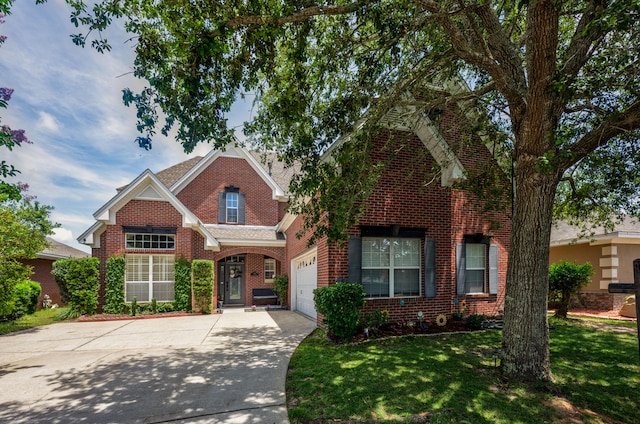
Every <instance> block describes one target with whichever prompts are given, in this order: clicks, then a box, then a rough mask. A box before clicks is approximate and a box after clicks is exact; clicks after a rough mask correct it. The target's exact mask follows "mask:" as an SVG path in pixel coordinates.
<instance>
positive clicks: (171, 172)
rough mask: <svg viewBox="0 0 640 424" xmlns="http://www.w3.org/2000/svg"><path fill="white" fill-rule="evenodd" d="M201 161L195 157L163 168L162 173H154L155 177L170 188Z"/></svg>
mask: <svg viewBox="0 0 640 424" xmlns="http://www.w3.org/2000/svg"><path fill="white" fill-rule="evenodd" d="M201 160H202V156H195V157H192V158H191V159H187V160H185V161H184V162H180V163H177V164H175V165H173V166H170V167H169V168H165V169H163V170H162V171H158V172H156V177H158V180H160V181H161V182H162V184H164V185H165V186H167V187H171V186H172V185H173V184H174V183H175V182H176V181H178V180H179V179H180V178H181V177H182V176H183V175H184V174H186V173H187V172H188V171H189V170H190V169H191V168H193V167H194V166H195V165H196V164H197V163H198V162H200V161H201Z"/></svg>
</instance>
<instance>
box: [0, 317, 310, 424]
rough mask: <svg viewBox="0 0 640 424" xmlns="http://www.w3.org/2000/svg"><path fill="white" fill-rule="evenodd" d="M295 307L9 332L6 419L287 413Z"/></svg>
mask: <svg viewBox="0 0 640 424" xmlns="http://www.w3.org/2000/svg"><path fill="white" fill-rule="evenodd" d="M314 328H315V323H314V322H313V321H311V320H309V319H307V318H305V317H304V316H302V315H299V314H297V313H295V312H290V311H271V312H265V311H258V312H243V310H238V311H233V310H225V313H224V314H221V315H197V316H189V317H173V318H158V319H140V320H127V321H107V322H73V323H58V324H53V325H50V326H45V327H39V328H35V329H33V330H28V331H24V332H20V333H16V334H10V335H5V336H0V422H6V423H34V422H43V423H44V422H46V423H79V422H84V423H161V422H177V423H218V422H225V423H285V422H288V419H287V410H286V404H285V392H284V382H285V375H286V371H287V366H288V363H289V358H290V357H291V354H292V352H293V351H294V349H295V348H296V347H297V346H298V344H299V343H300V341H301V340H302V339H303V338H304V337H305V336H307V335H308V334H309V333H310V332H311V331H312V330H313V329H314Z"/></svg>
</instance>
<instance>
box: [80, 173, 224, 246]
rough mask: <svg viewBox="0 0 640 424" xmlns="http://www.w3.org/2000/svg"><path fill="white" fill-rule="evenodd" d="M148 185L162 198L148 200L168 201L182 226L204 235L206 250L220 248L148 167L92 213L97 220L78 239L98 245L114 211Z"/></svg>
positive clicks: (197, 220) (91, 244) (114, 221)
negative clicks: (175, 211) (179, 216)
mask: <svg viewBox="0 0 640 424" xmlns="http://www.w3.org/2000/svg"><path fill="white" fill-rule="evenodd" d="M149 186H151V187H153V188H154V190H156V192H157V193H158V194H159V195H160V196H161V197H162V199H148V200H150V201H166V202H169V203H170V204H171V205H172V206H173V207H174V208H175V209H176V210H177V211H178V213H180V215H181V216H182V226H183V227H184V228H191V229H193V230H195V231H197V232H199V233H200V234H201V235H202V236H203V237H204V239H205V249H206V250H219V249H220V245H219V243H218V241H217V240H216V239H215V237H213V236H212V235H211V234H210V233H209V232H208V231H207V230H206V229H205V228H204V226H203V225H202V223H201V222H200V220H199V219H198V217H196V216H195V215H194V214H193V213H192V212H191V211H190V210H189V209H187V207H186V206H185V205H184V204H183V203H182V202H181V201H180V200H179V199H178V198H177V197H176V196H175V195H174V194H173V193H172V192H171V191H169V189H167V187H166V186H165V185H164V184H162V183H161V182H160V180H158V177H156V175H155V174H154V173H153V172H151V171H150V170H148V169H147V170H145V171H144V172H143V173H141V174H140V175H139V176H138V177H137V178H136V179H135V180H133V181H132V182H131V184H129V185H128V186H127V188H126V189H124V190H122V191H121V192H119V193H118V194H117V195H116V196H114V197H113V198H112V199H111V200H109V201H108V202H107V203H106V204H105V205H104V206H102V207H101V208H100V209H99V210H98V211H97V212H96V213H95V214H94V215H93V216H94V218H95V219H96V221H97V222H96V223H95V224H94V225H93V226H92V227H91V228H89V230H87V231H85V232H84V233H83V234H82V235H81V236H80V237H78V241H79V242H80V243H84V244H87V245H90V246H92V247H100V239H99V235H100V234H102V232H104V231H105V229H106V225H107V224H111V225H113V224H115V223H116V213H117V212H118V211H119V210H120V209H121V208H122V207H124V206H125V205H126V204H127V203H129V202H130V201H131V200H133V199H135V198H136V196H137V195H138V194H139V193H141V192H143V191H144V190H145V189H146V188H147V187H149Z"/></svg>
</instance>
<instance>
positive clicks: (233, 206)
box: [226, 193, 238, 223]
mask: <svg viewBox="0 0 640 424" xmlns="http://www.w3.org/2000/svg"><path fill="white" fill-rule="evenodd" d="M226 197H227V222H229V223H237V222H238V193H227V196H226Z"/></svg>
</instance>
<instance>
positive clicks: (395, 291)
mask: <svg viewBox="0 0 640 424" xmlns="http://www.w3.org/2000/svg"><path fill="white" fill-rule="evenodd" d="M362 285H363V286H364V290H365V293H366V295H367V297H402V296H419V295H420V239H411V238H377V237H376V238H374V237H371V238H362Z"/></svg>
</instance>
